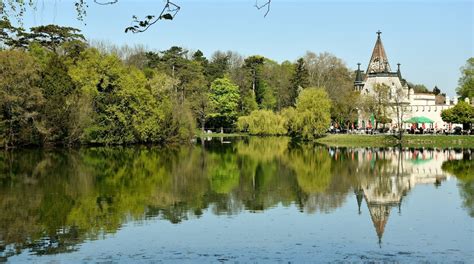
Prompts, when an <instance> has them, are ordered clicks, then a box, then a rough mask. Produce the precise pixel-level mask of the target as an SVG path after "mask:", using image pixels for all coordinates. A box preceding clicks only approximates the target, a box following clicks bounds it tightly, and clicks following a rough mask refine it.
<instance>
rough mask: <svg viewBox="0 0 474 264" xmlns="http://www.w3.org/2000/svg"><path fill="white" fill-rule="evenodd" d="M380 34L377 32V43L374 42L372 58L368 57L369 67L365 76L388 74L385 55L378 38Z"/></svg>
mask: <svg viewBox="0 0 474 264" xmlns="http://www.w3.org/2000/svg"><path fill="white" fill-rule="evenodd" d="M380 34H382V32H381V31H380V30H379V31H377V41H376V42H375V46H374V50H373V51H372V56H371V57H370V61H369V65H368V67H367V74H368V75H373V74H378V73H390V64H389V63H388V58H387V54H386V53H385V49H384V47H383V44H382V39H381V38H380Z"/></svg>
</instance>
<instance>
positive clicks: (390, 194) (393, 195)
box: [356, 175, 410, 245]
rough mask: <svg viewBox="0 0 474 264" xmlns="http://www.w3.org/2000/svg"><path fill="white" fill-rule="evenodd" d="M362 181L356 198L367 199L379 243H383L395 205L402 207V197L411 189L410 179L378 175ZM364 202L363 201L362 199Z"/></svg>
mask: <svg viewBox="0 0 474 264" xmlns="http://www.w3.org/2000/svg"><path fill="white" fill-rule="evenodd" d="M365 180H366V181H363V182H361V183H362V184H361V186H362V187H361V188H359V189H358V191H356V199H357V202H358V203H359V200H362V197H361V196H363V198H364V199H365V202H366V204H367V208H368V209H369V213H370V218H371V219H372V223H373V225H374V228H375V232H376V233H377V237H378V243H379V245H381V244H382V237H383V234H384V232H385V226H386V224H387V222H388V218H389V216H390V211H391V210H392V208H393V207H398V208H399V210H400V208H401V202H402V197H403V196H404V195H405V194H406V192H407V191H408V190H409V189H410V180H409V178H406V177H397V176H382V175H379V176H376V177H375V178H367V179H365ZM360 202H362V201H360Z"/></svg>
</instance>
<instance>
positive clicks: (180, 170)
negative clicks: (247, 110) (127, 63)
mask: <svg viewBox="0 0 474 264" xmlns="http://www.w3.org/2000/svg"><path fill="white" fill-rule="evenodd" d="M473 174H474V150H469V149H464V150H452V149H445V150H441V149H431V150H430V149H398V148H385V149H372V148H329V147H324V146H318V145H312V144H297V143H292V142H290V140H289V139H287V138H253V137H250V138H241V139H238V138H233V139H228V138H224V139H219V138H217V139H213V140H203V141H201V140H198V142H197V143H196V144H194V145H190V146H178V147H167V148H165V147H144V146H142V147H98V148H81V149H76V150H65V149H60V150H36V149H26V150H16V151H13V152H2V153H0V262H2V261H5V262H12V263H35V262H40V263H44V262H46V263H84V262H105V263H115V262H119V263H131V262H140V263H154V262H173V263H188V262H198V263H202V262H229V263H236V262H238V263H247V262H259V263H260V262H268V263H279V262H280V263H288V262H305V263H306V262H331V261H342V262H345V261H347V262H368V261H375V262H424V261H428V262H434V261H437V262H466V263H473V262H474V253H473V252H474V218H473V217H474V175H473Z"/></svg>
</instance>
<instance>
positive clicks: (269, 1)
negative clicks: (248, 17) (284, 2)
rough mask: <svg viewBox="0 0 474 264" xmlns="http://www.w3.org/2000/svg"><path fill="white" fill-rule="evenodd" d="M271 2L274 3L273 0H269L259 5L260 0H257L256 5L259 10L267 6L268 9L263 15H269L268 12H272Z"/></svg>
mask: <svg viewBox="0 0 474 264" xmlns="http://www.w3.org/2000/svg"><path fill="white" fill-rule="evenodd" d="M271 4H272V0H267V2H265V3H264V4H262V5H259V4H258V0H255V7H256V8H257V9H258V10H260V9H262V8H265V7H266V8H267V11H266V12H265V15H263V17H267V15H268V13H269V12H270V8H271Z"/></svg>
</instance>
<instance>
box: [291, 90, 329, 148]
mask: <svg viewBox="0 0 474 264" xmlns="http://www.w3.org/2000/svg"><path fill="white" fill-rule="evenodd" d="M330 111H331V100H330V99H329V96H328V94H327V93H326V91H325V90H324V89H323V88H308V89H305V90H303V91H302V92H301V93H300V95H299V96H298V99H297V103H296V108H295V111H294V112H295V113H293V114H291V115H289V116H291V118H292V120H290V123H291V124H290V130H291V131H293V132H292V133H294V134H296V135H299V136H300V137H302V138H303V139H306V140H314V139H316V138H318V137H320V136H321V135H323V134H324V133H326V131H327V130H328V128H329V125H330V122H331V112H330Z"/></svg>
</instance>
